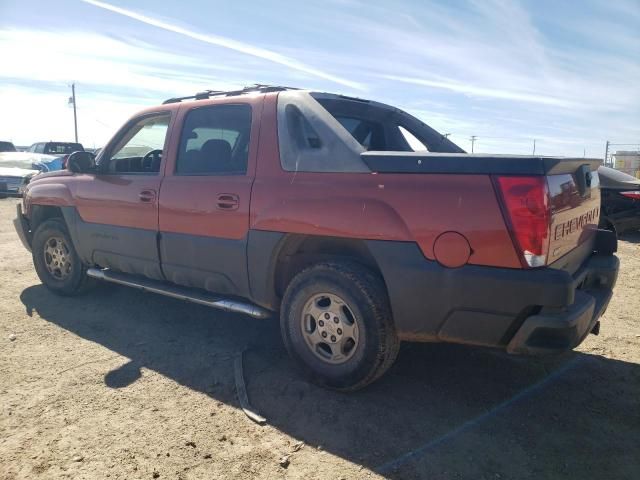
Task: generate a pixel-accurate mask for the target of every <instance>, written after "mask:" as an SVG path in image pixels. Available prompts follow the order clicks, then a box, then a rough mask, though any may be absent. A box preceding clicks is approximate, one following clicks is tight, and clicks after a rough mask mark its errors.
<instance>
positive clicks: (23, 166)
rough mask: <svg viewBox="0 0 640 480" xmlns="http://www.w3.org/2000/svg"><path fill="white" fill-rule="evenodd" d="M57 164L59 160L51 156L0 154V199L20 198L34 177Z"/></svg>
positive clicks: (15, 153)
mask: <svg viewBox="0 0 640 480" xmlns="http://www.w3.org/2000/svg"><path fill="white" fill-rule="evenodd" d="M59 163H60V159H59V158H57V157H54V156H52V155H43V154H40V153H29V152H16V151H12V152H0V197H1V198H4V197H7V196H20V195H21V194H22V190H23V189H24V187H26V185H27V184H28V183H29V182H30V181H31V179H32V178H33V177H34V176H35V175H37V174H38V173H41V172H48V171H50V170H52V169H54V168H56V167H58V165H59ZM58 168H59V167H58Z"/></svg>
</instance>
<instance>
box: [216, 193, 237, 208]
mask: <svg viewBox="0 0 640 480" xmlns="http://www.w3.org/2000/svg"><path fill="white" fill-rule="evenodd" d="M239 206H240V198H239V197H238V195H236V194H235V193H221V194H219V195H218V199H217V203H216V207H217V208H218V209H219V210H237V209H238V207H239Z"/></svg>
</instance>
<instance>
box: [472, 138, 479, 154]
mask: <svg viewBox="0 0 640 480" xmlns="http://www.w3.org/2000/svg"><path fill="white" fill-rule="evenodd" d="M476 138H478V137H477V136H476V135H471V153H473V149H474V146H475V143H476Z"/></svg>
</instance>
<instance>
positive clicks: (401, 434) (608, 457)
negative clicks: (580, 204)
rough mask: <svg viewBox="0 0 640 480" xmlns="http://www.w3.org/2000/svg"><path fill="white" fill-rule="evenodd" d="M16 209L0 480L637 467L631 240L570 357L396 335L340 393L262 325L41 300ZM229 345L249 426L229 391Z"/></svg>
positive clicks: (0, 319)
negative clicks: (400, 340)
mask: <svg viewBox="0 0 640 480" xmlns="http://www.w3.org/2000/svg"><path fill="white" fill-rule="evenodd" d="M15 204H16V200H15V199H5V200H0V259H1V262H0V285H1V291H2V302H1V303H0V478H3V479H17V478H20V479H34V478H36V479H37V478H74V479H75V478H78V479H83V478H86V479H96V478H111V479H121V478H122V479H124V478H129V479H137V478H141V479H153V478H160V479H164V478H166V479H180V478H181V479H203V478H207V479H211V478H222V479H231V478H234V479H235V478H240V479H249V478H269V479H272V478H273V479H277V478H290V479H297V478H300V479H312V478H314V479H315V478H329V479H340V478H345V479H347V478H348V479H351V478H394V479H396V478H397V479H401V478H402V479H403V478H409V479H413V478H429V479H449V478H473V479H492V480H495V479H507V478H518V479H522V478H531V479H536V480H539V479H545V478H550V479H556V478H575V479H587V478H594V479H609V478H611V479H613V478H615V479H624V478H628V479H637V478H640V320H639V319H640V234H634V235H628V236H626V237H625V238H624V239H622V240H621V241H620V245H619V256H620V259H621V261H622V270H621V273H620V278H619V280H618V286H617V288H616V292H615V295H614V298H613V300H612V303H611V305H610V307H609V310H608V311H607V313H606V315H605V317H604V319H603V322H602V329H601V333H600V335H599V336H593V335H590V336H589V338H587V340H586V341H585V342H584V343H583V344H582V345H581V346H580V347H579V348H578V350H577V351H576V352H572V353H569V354H567V355H563V356H561V357H555V358H544V359H531V358H521V357H510V356H507V355H505V354H503V353H500V352H496V351H492V350H487V349H478V348H469V347H463V346H455V345H428V344H415V345H404V346H403V348H402V350H401V353H400V356H399V359H398V361H397V363H396V364H395V365H394V366H393V367H392V369H391V370H390V371H389V373H388V374H387V375H386V376H385V377H384V378H383V379H382V380H381V381H379V382H377V383H376V384H374V385H372V386H371V387H369V388H367V389H366V390H364V391H362V392H359V393H356V394H349V395H344V394H338V393H334V392H330V391H326V390H323V389H321V388H318V387H315V386H314V385H312V384H309V383H308V382H306V381H305V379H304V378H303V377H302V376H301V375H300V374H299V372H298V371H297V369H296V367H295V365H294V364H293V363H292V362H291V361H290V360H289V358H288V357H287V355H286V353H285V351H284V347H283V346H282V343H281V341H280V338H279V332H278V325H277V322H276V321H272V320H269V321H258V320H252V319H249V318H247V317H243V316H240V315H235V314H225V313H220V312H218V311H215V310H211V309H207V308H205V307H199V306H196V305H190V304H187V303H182V302H180V301H177V300H172V299H168V298H164V297H161V296H157V295H153V294H145V293H142V292H138V291H133V290H130V289H127V288H126V287H116V286H110V285H104V284H103V285H100V287H99V288H98V289H96V290H94V291H92V292H91V293H89V294H87V295H85V296H82V297H76V298H60V297H56V296H55V295H53V294H51V293H49V292H48V291H47V290H46V289H45V288H44V287H43V286H42V285H41V284H40V282H39V280H38V278H37V277H36V275H35V272H34V269H33V267H32V264H31V256H30V254H29V253H28V252H27V251H26V250H25V249H24V248H23V247H22V245H21V244H20V242H19V240H18V238H17V236H16V234H15V232H14V230H13V225H12V223H11V222H12V219H13V217H14V215H15ZM245 347H247V348H248V351H247V353H246V354H245V379H246V382H247V388H248V394H249V398H250V400H251V402H252V404H253V406H254V407H255V409H256V410H257V411H258V412H260V413H261V414H262V415H263V416H264V417H266V418H267V420H268V424H267V425H265V426H259V425H257V424H255V423H253V422H252V421H251V420H249V419H248V418H247V417H246V416H245V415H244V413H243V412H242V410H240V408H239V404H238V401H237V397H236V391H235V384H234V377H233V360H234V355H235V354H236V353H237V352H239V351H241V350H242V349H243V348H245ZM283 457H284V458H283Z"/></svg>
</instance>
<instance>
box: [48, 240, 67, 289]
mask: <svg viewBox="0 0 640 480" xmlns="http://www.w3.org/2000/svg"><path fill="white" fill-rule="evenodd" d="M44 264H45V266H46V267H47V271H48V272H49V274H50V275H51V276H52V277H53V278H55V279H56V280H64V279H65V278H67V277H68V276H69V275H70V274H71V269H72V268H73V262H72V260H71V251H70V250H69V246H68V245H67V244H66V242H65V241H64V239H63V238H61V237H51V238H49V239H48V240H47V241H46V242H45V244H44Z"/></svg>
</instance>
